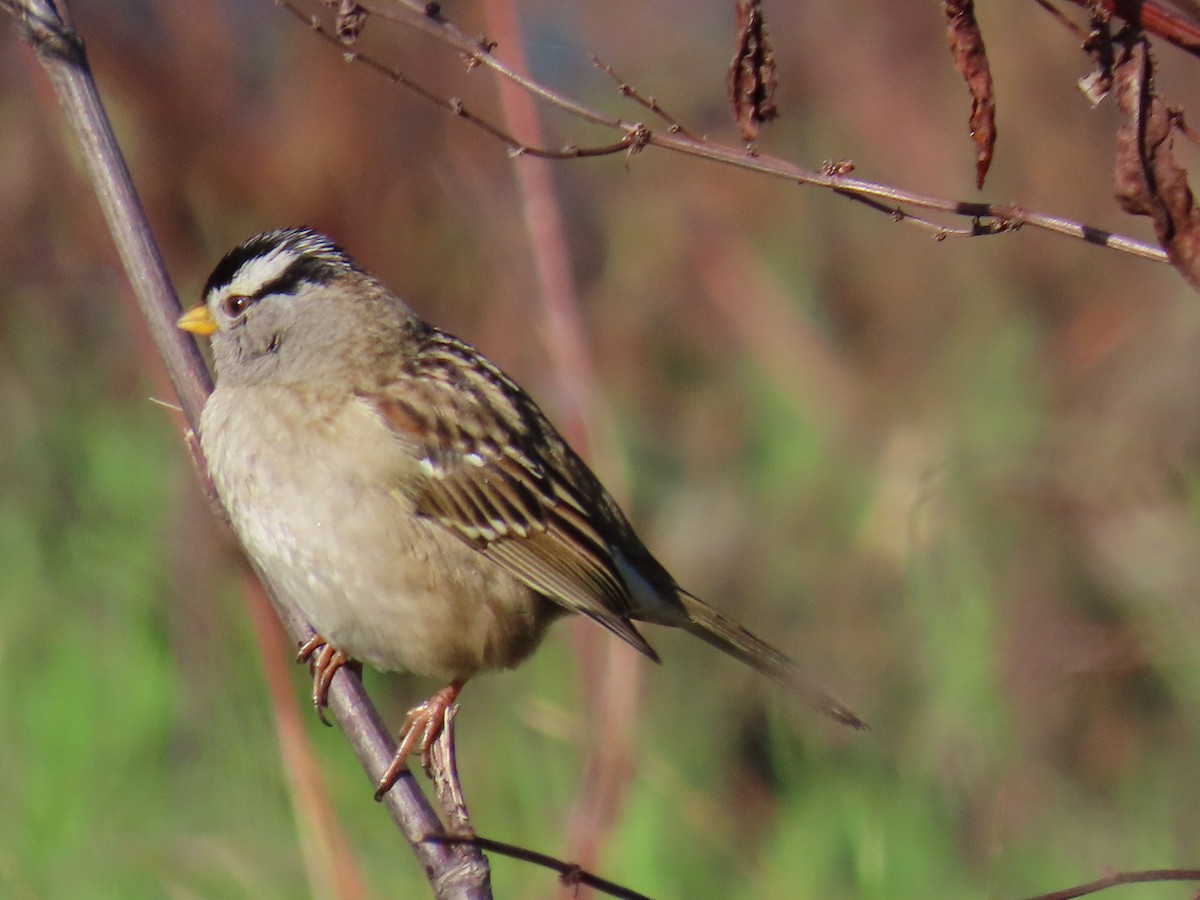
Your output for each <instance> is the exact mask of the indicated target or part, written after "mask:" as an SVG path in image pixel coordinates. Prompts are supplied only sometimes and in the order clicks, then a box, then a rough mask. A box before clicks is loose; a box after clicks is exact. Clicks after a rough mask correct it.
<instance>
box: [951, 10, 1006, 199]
mask: <svg viewBox="0 0 1200 900" xmlns="http://www.w3.org/2000/svg"><path fill="white" fill-rule="evenodd" d="M945 10H946V39H947V40H948V41H949V43H950V54H951V55H952V56H953V57H954V65H955V67H956V68H957V69H958V71H959V74H960V75H962V77H963V80H964V81H965V82H966V83H967V89H968V90H969V91H970V92H971V117H970V119H969V120H968V124H969V125H970V128H971V138H972V140H974V141H975V186H976V187H979V188H981V187H983V181H984V179H985V178H987V173H988V169H989V168H991V165H992V153H993V151H994V149H995V146H996V101H995V99H994V98H993V96H992V71H991V69H990V68H989V67H988V60H987V51H986V50H985V49H984V46H983V33H982V32H981V31H980V30H979V23H978V22H976V21H975V3H974V2H973V0H945Z"/></svg>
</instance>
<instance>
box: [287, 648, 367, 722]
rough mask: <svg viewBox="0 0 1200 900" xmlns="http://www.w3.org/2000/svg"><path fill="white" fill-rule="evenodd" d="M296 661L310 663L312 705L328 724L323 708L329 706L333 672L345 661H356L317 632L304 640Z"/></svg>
mask: <svg viewBox="0 0 1200 900" xmlns="http://www.w3.org/2000/svg"><path fill="white" fill-rule="evenodd" d="M296 662H299V663H306V662H311V663H312V671H313V692H312V701H313V706H314V707H316V710H317V716H318V718H320V720H321V721H322V722H324V723H325V724H326V725H328V724H330V722H329V720H328V719H326V718H325V708H326V707H327V706H329V685H330V684H331V683H332V682H333V676H334V673H336V672H337V670H338V669H340V668H341V667H342V666H344V665H346V664H347V663H349V664H350V665H351V666H355V665H357V663H355V662H354V660H352V659H350V657H348V656H347V655H346V654H345V653H343V652H342V651H341V650H338V649H335V648H334V647H333V646H332V645H331V644H330V643H329V642H328V641H326V640H325V638H323V637H321V635H319V634H314V635H313V636H312V637H311V638H309V639H308V640H307V641H305V643H304V645H303V646H302V647H301V648H300V652H299V653H297V654H296Z"/></svg>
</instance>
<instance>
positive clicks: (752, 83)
mask: <svg viewBox="0 0 1200 900" xmlns="http://www.w3.org/2000/svg"><path fill="white" fill-rule="evenodd" d="M734 29H735V33H734V53H733V62H732V63H730V65H729V78H728V88H729V105H730V107H731V108H732V110H733V118H734V121H736V122H737V126H738V130H739V131H740V132H741V133H742V138H743V139H744V140H746V141H747V142H751V141H754V140H755V139H756V138H757V137H758V132H759V130H760V129H761V128H762V125H763V123H764V122H769V121H771V120H772V119H774V118H776V117H777V116H778V115H779V110H778V108H777V107H776V106H775V86H776V75H775V52H774V51H773V50H772V49H771V42H770V39H769V38H768V36H767V25H766V22H765V21H764V20H763V12H762V0H735V3H734Z"/></svg>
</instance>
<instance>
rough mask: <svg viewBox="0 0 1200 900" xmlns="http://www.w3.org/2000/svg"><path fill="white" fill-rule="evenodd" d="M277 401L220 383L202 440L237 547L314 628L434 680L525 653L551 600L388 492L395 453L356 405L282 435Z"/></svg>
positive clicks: (394, 477)
mask: <svg viewBox="0 0 1200 900" xmlns="http://www.w3.org/2000/svg"><path fill="white" fill-rule="evenodd" d="M235 391H236V393H235ZM281 402H284V403H286V402H287V400H286V398H281V396H280V395H279V394H278V393H277V392H273V391H270V390H269V389H263V388H253V389H248V388H239V389H234V391H229V390H226V391H222V390H221V389H220V388H218V391H217V392H216V393H214V395H213V397H212V398H210V400H209V403H208V405H207V406H206V407H205V410H204V415H203V418H202V419H201V443H202V445H203V448H204V452H205V456H206V457H207V459H208V462H209V467H210V472H211V474H212V478H213V482H214V484H215V485H216V488H217V492H218V494H220V496H221V498H222V500H223V501H224V503H225V505H226V508H227V509H228V510H229V513H230V518H231V520H232V523H233V527H234V530H235V531H236V532H237V534H238V537H239V538H240V539H241V541H242V543H243V545H244V546H245V548H246V550H247V552H248V553H249V555H250V556H251V558H252V559H253V560H254V561H255V562H256V563H257V564H258V565H259V566H260V567H261V568H262V569H263V571H264V572H265V573H266V574H267V576H268V578H269V579H270V580H271V581H272V582H274V583H275V585H276V586H277V587H278V588H279V589H280V590H282V591H283V592H284V593H285V594H286V595H287V596H289V597H291V598H292V599H293V600H294V601H295V602H296V603H297V605H299V607H300V609H301V610H302V611H303V612H304V614H305V615H306V616H307V617H308V619H309V621H310V622H311V624H312V626H313V628H315V629H316V630H317V632H318V633H320V634H321V635H322V636H324V637H325V638H326V639H327V640H328V641H329V642H330V643H331V644H332V645H333V646H335V647H337V648H338V649H340V650H342V651H344V652H345V653H346V654H348V655H349V656H351V657H353V658H355V659H359V660H362V661H363V662H367V663H370V664H371V665H373V666H375V667H377V668H380V669H388V670H403V671H410V672H416V673H418V674H422V675H430V676H435V677H438V678H445V679H450V678H464V679H465V678H468V677H470V676H472V675H474V674H475V673H476V672H478V671H481V670H487V669H499V668H506V667H509V666H513V665H516V664H517V663H518V662H520V661H521V660H522V659H524V658H525V656H527V655H528V654H529V653H530V652H531V651H532V650H533V649H534V647H535V646H536V645H537V643H538V641H539V640H540V639H541V637H542V634H543V633H544V631H545V628H546V626H547V625H548V624H549V622H550V621H551V620H552V619H553V618H554V617H556V616H557V614H559V613H560V612H561V608H560V607H558V606H557V605H556V604H553V603H551V602H550V601H548V600H546V599H545V598H542V597H540V596H539V595H537V594H536V593H534V592H533V591H531V590H530V589H529V588H527V587H525V586H524V585H523V584H521V583H520V582H519V581H517V580H516V579H515V578H513V577H512V576H510V575H508V574H507V573H506V572H505V571H504V570H503V569H501V568H500V567H499V566H497V565H496V564H494V563H492V562H491V561H489V560H487V559H486V558H484V557H483V556H481V555H480V554H478V553H476V552H475V551H474V550H473V549H471V548H470V547H469V546H468V545H466V544H465V543H463V542H462V541H461V540H459V539H458V538H457V537H455V536H454V535H453V534H451V533H450V532H449V531H447V530H445V529H444V528H443V527H442V526H440V525H438V524H437V523H435V522H433V521H431V520H428V519H424V518H421V517H418V516H416V515H415V514H414V512H413V508H412V502H411V500H410V499H409V498H408V497H407V496H406V495H405V494H404V493H403V492H402V491H400V490H399V489H398V488H397V487H396V485H398V484H399V483H400V482H401V479H402V477H403V476H404V474H405V470H404V465H405V462H404V459H405V458H404V456H403V454H402V453H401V452H400V450H399V448H398V447H397V446H396V445H395V444H394V443H393V439H392V438H391V436H390V434H389V433H388V432H387V430H386V429H385V428H384V427H383V425H382V424H381V423H378V422H377V421H376V420H375V419H374V418H373V416H372V414H371V413H370V411H369V410H368V409H367V407H366V406H365V404H364V405H362V406H357V405H355V406H349V407H347V406H341V407H340V408H339V412H338V413H337V417H336V420H335V419H333V418H331V417H329V416H321V415H319V414H315V413H314V411H313V410H312V409H306V410H305V411H304V412H303V414H304V415H307V416H308V417H309V419H310V421H309V422H308V423H307V425H306V427H305V428H304V429H303V431H302V435H303V437H302V439H296V438H295V437H292V438H290V439H289V438H287V437H285V436H284V434H283V433H282V432H281V430H280V428H279V417H278V414H279V411H280V410H279V404H280V403H281ZM291 412H292V414H293V415H299V414H301V413H300V411H299V410H296V409H294V408H293V409H292V410H291ZM265 456H269V457H270V459H271V465H270V466H269V467H268V466H265V465H263V464H262V463H261V460H262V459H263V458H264V457H265ZM414 465H415V464H414Z"/></svg>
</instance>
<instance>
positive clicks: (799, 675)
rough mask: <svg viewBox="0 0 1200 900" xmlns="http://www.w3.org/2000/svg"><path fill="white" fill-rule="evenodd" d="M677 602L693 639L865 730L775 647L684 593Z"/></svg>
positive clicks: (819, 685) (811, 704)
mask: <svg viewBox="0 0 1200 900" xmlns="http://www.w3.org/2000/svg"><path fill="white" fill-rule="evenodd" d="M679 599H680V600H681V601H683V608H684V610H685V611H686V612H687V614H688V618H689V619H690V622H688V623H687V624H684V625H683V627H684V628H686V629H687V630H688V631H690V632H691V633H692V634H694V635H696V637H698V638H701V639H702V640H705V641H707V642H708V643H710V644H712V645H713V646H714V647H716V648H717V649H718V650H723V651H725V652H726V653H728V654H729V655H730V656H733V657H736V658H737V659H740V660H741V661H742V662H744V663H746V665H748V666H751V667H753V668H755V669H757V670H758V671H760V672H762V673H763V674H764V675H766V676H767V677H768V678H771V679H773V680H774V681H777V682H778V683H779V684H781V685H783V686H784V687H785V688H787V689H788V690H789V691H791V692H792V693H794V694H795V695H796V696H798V697H799V698H800V699H801V700H803V701H804V702H805V703H807V704H809V705H810V706H812V707H814V708H815V709H819V710H820V711H821V712H823V713H825V714H826V715H828V716H832V717H833V718H835V719H837V720H838V721H839V722H842V723H843V724H846V725H851V726H853V727H854V728H866V727H868V726H867V723H866V722H864V721H863V720H862V719H860V718H859V717H858V716H856V715H855V714H854V712H853V711H852V710H851V709H850V707H848V706H846V704H844V703H842V701H841V700H839V699H838V698H837V697H835V696H834V695H833V693H832V692H831V691H830V690H829V689H828V688H827V687H825V686H824V685H823V684H821V683H820V682H819V681H817V680H816V679H814V678H813V677H812V676H810V675H809V674H808V673H807V672H805V671H804V670H803V669H801V668H800V666H799V665H797V664H796V663H794V662H792V660H790V659H788V658H787V657H786V656H784V655H783V654H782V653H780V652H779V651H778V650H776V649H775V648H774V647H772V646H770V645H769V644H766V643H764V642H763V641H761V640H759V639H758V638H756V637H755V636H754V635H752V634H751V633H750V632H748V631H747V630H746V629H745V628H743V627H742V626H741V625H738V624H737V623H736V622H733V621H731V620H729V619H727V618H725V617H724V616H723V615H721V614H720V613H719V612H717V611H716V610H715V609H713V608H712V607H711V606H709V605H708V604H707V603H705V602H704V601H703V600H700V599H699V598H698V597H693V596H692V595H691V594H689V593H688V592H687V591H685V590H682V589H681V590H680V591H679Z"/></svg>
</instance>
